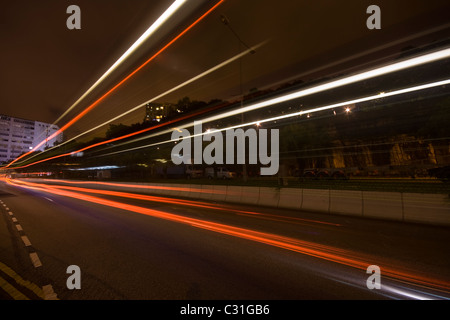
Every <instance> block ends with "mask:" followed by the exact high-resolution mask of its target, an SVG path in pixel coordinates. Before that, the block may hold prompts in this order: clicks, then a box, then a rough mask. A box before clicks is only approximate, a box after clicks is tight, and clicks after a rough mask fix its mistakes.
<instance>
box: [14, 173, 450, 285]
mask: <svg viewBox="0 0 450 320" xmlns="http://www.w3.org/2000/svg"><path fill="white" fill-rule="evenodd" d="M7 182H8V183H9V184H12V185H16V186H19V187H24V188H29V189H34V190H39V191H44V192H48V193H52V194H57V195H61V196H65V197H71V198H76V199H78V200H83V201H87V202H91V203H95V204H101V205H105V206H109V207H113V208H118V209H122V210H126V211H130V212H135V213H140V214H143V215H147V216H151V217H155V218H159V219H164V220H168V221H172V222H177V223H182V224H186V225H190V226H193V227H196V228H200V229H204V230H209V231H212V232H217V233H221V234H226V235H229V236H232V237H238V238H241V239H246V240H251V241H254V242H258V243H263V244H267V245H270V246H274V247H278V248H282V249H286V250H290V251H293V252H297V253H300V254H304V255H308V256H311V257H315V258H319V259H322V260H326V261H331V262H335V263H338V264H341V265H345V266H349V267H353V268H357V269H361V270H364V271H366V269H367V267H368V266H369V265H371V264H372V263H371V261H380V258H379V257H376V258H374V257H370V256H368V255H364V254H361V253H357V252H353V251H350V250H346V249H341V248H336V247H332V246H328V245H323V244H318V243H313V242H309V241H303V240H299V239H294V238H290V237H285V236H280V235H276V234H271V233H266V232H261V231H254V230H250V229H245V228H240V227H234V226H230V225H225V224H221V223H216V222H210V221H204V220H200V219H196V218H189V217H184V216H179V215H176V214H172V213H168V212H164V211H159V210H154V209H149V208H144V207H139V206H135V205H130V204H125V203H121V202H117V201H111V200H105V199H102V198H98V197H94V196H89V195H84V194H80V193H76V192H70V191H65V190H59V189H56V188H53V187H47V188H42V187H36V186H24V185H22V186H21V185H20V184H18V183H16V182H14V181H12V180H10V179H7ZM374 259H375V260H374ZM378 265H380V264H378ZM382 270H383V275H384V277H390V278H393V279H399V280H400V281H403V282H407V283H410V284H415V285H420V286H422V287H426V288H432V289H436V288H437V289H439V290H443V291H445V292H446V293H449V292H450V282H448V281H438V280H436V279H433V278H430V277H427V276H422V275H419V274H413V273H411V272H410V271H402V270H397V269H395V268H394V267H392V266H389V263H386V264H385V265H383V267H382Z"/></svg>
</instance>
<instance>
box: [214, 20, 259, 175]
mask: <svg viewBox="0 0 450 320" xmlns="http://www.w3.org/2000/svg"><path fill="white" fill-rule="evenodd" d="M220 21H222V23H223V24H224V25H225V26H227V27H228V29H230V31H231V33H233V35H234V36H235V37H236V39H237V40H238V53H240V52H241V45H243V46H244V47H246V48H247V49H249V50H250V53H251V54H254V53H255V52H256V51H255V50H254V49H252V48H251V47H249V46H248V45H247V44H246V43H245V42H244V41H242V39H241V37H239V35H238V34H237V32H236V31H234V29H233V27H232V26H231V25H230V20H228V18H227V17H226V16H225V15H223V14H222V15H221V16H220ZM239 89H240V95H241V109H242V108H243V106H244V90H243V87H242V57H240V58H239ZM241 122H242V124H243V123H244V113H241ZM244 139H245V138H244ZM243 146H244V155H245V153H246V152H245V143H243ZM246 160H247V159H246V158H245V157H244V163H243V165H242V176H243V179H244V181H245V182H247V180H248V175H247V165H246Z"/></svg>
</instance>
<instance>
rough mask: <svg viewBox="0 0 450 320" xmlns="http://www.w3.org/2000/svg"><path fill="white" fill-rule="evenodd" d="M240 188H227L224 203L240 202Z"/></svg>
mask: <svg viewBox="0 0 450 320" xmlns="http://www.w3.org/2000/svg"><path fill="white" fill-rule="evenodd" d="M241 195H242V187H241V186H227V195H226V198H225V201H227V202H234V203H239V202H241Z"/></svg>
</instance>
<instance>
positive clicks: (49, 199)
mask: <svg viewBox="0 0 450 320" xmlns="http://www.w3.org/2000/svg"><path fill="white" fill-rule="evenodd" d="M44 199H47V200H48V201H51V202H55V201H53V200H52V199H50V198H47V197H44Z"/></svg>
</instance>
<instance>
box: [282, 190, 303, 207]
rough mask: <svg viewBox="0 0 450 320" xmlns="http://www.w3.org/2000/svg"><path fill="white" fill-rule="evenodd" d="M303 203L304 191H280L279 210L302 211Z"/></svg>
mask: <svg viewBox="0 0 450 320" xmlns="http://www.w3.org/2000/svg"><path fill="white" fill-rule="evenodd" d="M302 202H303V189H297V188H282V189H281V190H280V201H278V207H279V208H285V209H300V208H301V207H302Z"/></svg>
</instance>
